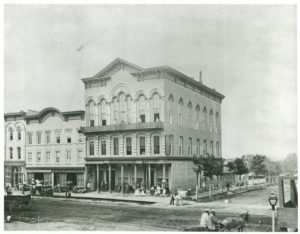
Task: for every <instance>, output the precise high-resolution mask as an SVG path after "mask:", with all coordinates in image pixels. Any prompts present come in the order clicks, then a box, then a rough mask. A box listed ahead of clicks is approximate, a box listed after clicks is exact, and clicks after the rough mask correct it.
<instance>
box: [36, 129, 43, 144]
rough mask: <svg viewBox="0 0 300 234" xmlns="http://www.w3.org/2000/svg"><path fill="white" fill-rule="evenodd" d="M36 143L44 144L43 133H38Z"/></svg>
mask: <svg viewBox="0 0 300 234" xmlns="http://www.w3.org/2000/svg"><path fill="white" fill-rule="evenodd" d="M36 141H37V144H41V142H42V132H37V133H36Z"/></svg>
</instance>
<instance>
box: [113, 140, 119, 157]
mask: <svg viewBox="0 0 300 234" xmlns="http://www.w3.org/2000/svg"><path fill="white" fill-rule="evenodd" d="M113 146H114V148H113V152H114V155H119V138H117V137H115V138H113Z"/></svg>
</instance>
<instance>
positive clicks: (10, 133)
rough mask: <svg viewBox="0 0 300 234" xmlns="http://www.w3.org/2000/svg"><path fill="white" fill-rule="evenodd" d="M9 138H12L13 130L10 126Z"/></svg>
mask: <svg viewBox="0 0 300 234" xmlns="http://www.w3.org/2000/svg"><path fill="white" fill-rule="evenodd" d="M9 139H10V140H11V141H12V140H13V139H14V132H13V129H12V128H9Z"/></svg>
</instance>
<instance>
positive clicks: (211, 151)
mask: <svg viewBox="0 0 300 234" xmlns="http://www.w3.org/2000/svg"><path fill="white" fill-rule="evenodd" d="M210 153H211V154H212V155H213V154H214V142H213V141H210Z"/></svg>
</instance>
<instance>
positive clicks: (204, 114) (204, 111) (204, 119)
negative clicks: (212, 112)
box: [203, 107, 207, 130]
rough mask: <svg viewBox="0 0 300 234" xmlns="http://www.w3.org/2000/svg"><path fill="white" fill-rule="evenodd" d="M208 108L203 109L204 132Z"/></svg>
mask: <svg viewBox="0 0 300 234" xmlns="http://www.w3.org/2000/svg"><path fill="white" fill-rule="evenodd" d="M206 118H207V116H206V107H204V108H203V130H206V121H207V120H206Z"/></svg>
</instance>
